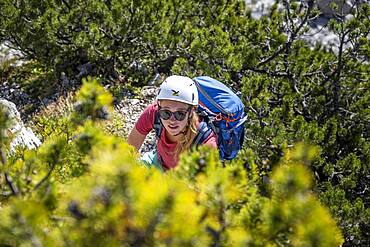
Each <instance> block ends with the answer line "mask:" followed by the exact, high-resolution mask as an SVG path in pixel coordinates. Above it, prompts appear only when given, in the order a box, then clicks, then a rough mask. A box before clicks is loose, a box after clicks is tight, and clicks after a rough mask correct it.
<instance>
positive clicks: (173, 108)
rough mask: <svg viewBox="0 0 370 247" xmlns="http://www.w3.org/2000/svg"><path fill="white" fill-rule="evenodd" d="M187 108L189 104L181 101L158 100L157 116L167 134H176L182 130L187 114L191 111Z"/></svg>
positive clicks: (185, 123)
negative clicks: (158, 109) (158, 110)
mask: <svg viewBox="0 0 370 247" xmlns="http://www.w3.org/2000/svg"><path fill="white" fill-rule="evenodd" d="M189 108H190V106H189V105H188V104H185V103H182V102H177V101H172V100H161V101H160V112H159V116H160V118H161V120H162V123H163V126H164V127H165V128H166V130H167V132H168V134H170V135H171V136H176V135H178V134H179V133H180V132H182V131H184V129H185V127H186V125H187V124H188V118H189V114H190V113H191V110H190V109H189ZM168 117H169V118H168ZM167 118H168V119H167ZM176 118H177V119H176ZM166 119H167V120H166ZM181 119H182V120H181Z"/></svg>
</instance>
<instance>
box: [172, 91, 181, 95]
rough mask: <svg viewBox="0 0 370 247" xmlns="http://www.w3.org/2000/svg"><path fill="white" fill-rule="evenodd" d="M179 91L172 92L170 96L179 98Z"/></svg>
mask: <svg viewBox="0 0 370 247" xmlns="http://www.w3.org/2000/svg"><path fill="white" fill-rule="evenodd" d="M179 93H180V91H176V90H172V96H179Z"/></svg>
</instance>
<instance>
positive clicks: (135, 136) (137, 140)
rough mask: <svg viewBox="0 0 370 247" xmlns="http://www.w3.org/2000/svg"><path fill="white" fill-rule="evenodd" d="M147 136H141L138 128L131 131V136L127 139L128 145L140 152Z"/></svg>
mask: <svg viewBox="0 0 370 247" xmlns="http://www.w3.org/2000/svg"><path fill="white" fill-rule="evenodd" d="M145 137H146V135H143V134H141V133H140V132H139V131H138V130H137V129H136V127H134V128H133V129H132V130H131V133H130V135H129V136H128V138H127V142H128V144H130V145H132V146H134V147H135V148H136V151H139V149H140V147H141V145H142V144H143V142H144V140H145Z"/></svg>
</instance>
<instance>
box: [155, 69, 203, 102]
mask: <svg viewBox="0 0 370 247" xmlns="http://www.w3.org/2000/svg"><path fill="white" fill-rule="evenodd" d="M163 99H167V100H174V101H179V102H183V103H186V104H189V105H195V106H196V105H198V90H197V87H196V85H195V82H194V81H193V80H192V79H190V78H189V77H186V76H178V75H172V76H169V77H167V79H166V80H165V81H164V82H163V83H162V85H161V87H160V90H159V93H158V96H157V100H163Z"/></svg>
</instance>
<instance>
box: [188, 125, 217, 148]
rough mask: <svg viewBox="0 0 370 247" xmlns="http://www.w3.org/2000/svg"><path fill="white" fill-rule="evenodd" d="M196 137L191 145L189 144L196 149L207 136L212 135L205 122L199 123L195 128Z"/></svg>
mask: <svg viewBox="0 0 370 247" xmlns="http://www.w3.org/2000/svg"><path fill="white" fill-rule="evenodd" d="M197 132H198V133H197V135H196V136H195V138H194V141H193V143H192V144H191V145H192V146H195V147H197V146H198V145H200V144H202V143H203V142H204V141H205V140H207V138H208V137H209V135H210V134H211V133H212V128H211V127H209V126H208V124H207V123H206V122H204V121H203V122H200V123H199V125H198V127H197Z"/></svg>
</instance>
